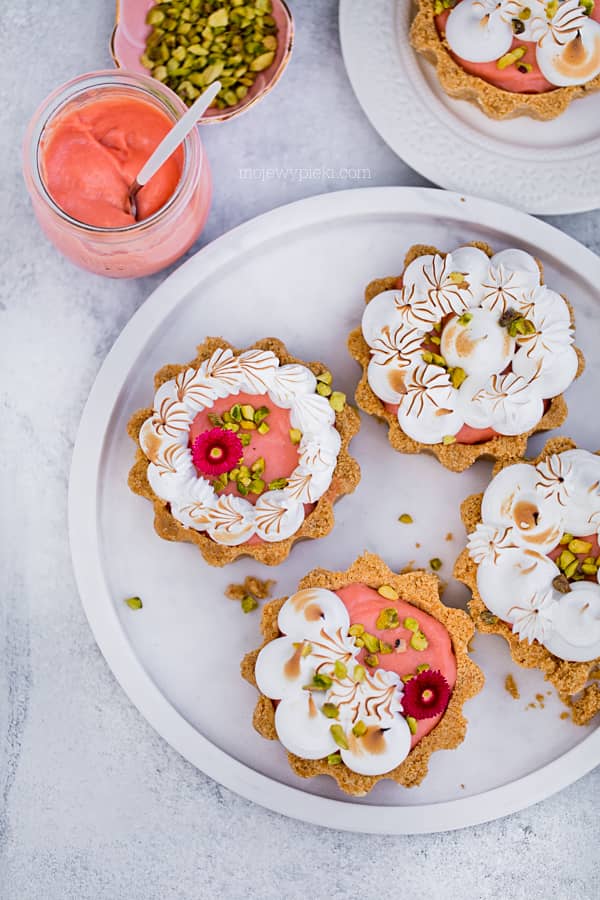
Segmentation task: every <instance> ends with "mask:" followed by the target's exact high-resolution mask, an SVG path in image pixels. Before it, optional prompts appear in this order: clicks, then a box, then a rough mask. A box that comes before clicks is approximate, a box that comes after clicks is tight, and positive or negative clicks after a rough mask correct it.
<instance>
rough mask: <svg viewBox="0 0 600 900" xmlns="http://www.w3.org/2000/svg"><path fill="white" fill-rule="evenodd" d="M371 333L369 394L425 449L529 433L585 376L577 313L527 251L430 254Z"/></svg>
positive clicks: (372, 315)
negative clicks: (547, 281)
mask: <svg viewBox="0 0 600 900" xmlns="http://www.w3.org/2000/svg"><path fill="white" fill-rule="evenodd" d="M481 246H485V245H481ZM411 256H412V251H409V254H408V257H409V258H410V257H411ZM361 330H362V337H363V339H364V341H365V342H366V344H367V345H368V348H369V362H368V367H367V368H366V377H367V381H368V385H369V387H370V389H371V391H372V392H373V394H375V396H376V397H377V398H379V400H380V401H381V402H382V403H383V405H384V409H385V411H386V412H387V413H388V414H390V415H394V416H395V417H396V418H397V422H398V424H399V426H400V429H401V431H402V433H403V434H404V435H406V436H408V437H409V438H411V439H412V440H413V441H415V442H418V443H419V444H422V445H427V446H432V445H438V446H439V445H442V446H449V445H451V444H463V445H467V444H470V445H473V444H485V443H486V442H489V441H490V440H491V439H492V438H494V437H497V436H503V437H516V436H521V435H529V434H531V433H532V432H533V431H535V430H536V429H537V428H538V426H539V425H540V422H541V420H542V419H543V417H544V414H545V412H546V410H547V407H548V402H549V401H550V400H551V399H552V398H554V397H557V396H558V395H560V394H561V393H562V392H563V391H564V390H565V389H566V388H567V387H568V386H569V385H570V384H571V382H572V381H573V379H574V378H575V377H576V375H577V374H578V369H579V357H578V354H577V352H576V350H575V348H574V346H573V328H572V325H571V312H570V309H569V306H568V305H567V303H566V301H565V300H564V298H563V297H562V296H561V295H560V294H558V293H557V292H556V291H553V290H552V289H551V288H549V287H547V286H546V285H544V284H543V283H542V277H541V272H540V267H539V265H538V263H537V262H536V260H535V259H534V258H533V257H532V256H530V255H529V254H528V253H526V252H524V251H522V250H517V249H510V250H502V251H500V252H499V253H495V254H492V253H491V251H489V254H488V253H486V252H484V250H482V249H481V248H480V247H479V246H477V247H476V246H464V247H459V248H458V249H456V250H453V251H452V252H451V253H447V254H441V253H439V252H437V251H436V252H426V253H420V254H419V255H418V256H416V258H412V259H411V261H410V262H409V264H408V265H407V266H406V268H405V270H404V273H403V275H402V277H401V278H400V279H398V281H397V282H396V285H395V286H394V287H393V288H391V289H386V290H383V291H381V292H379V293H377V294H376V296H374V297H373V298H372V299H371V300H370V302H368V304H367V307H366V309H365V312H364V314H363V317H362V324H361ZM351 349H352V347H351ZM355 355H356V354H355ZM357 358H358V357H357ZM357 401H358V403H359V405H361V406H362V407H363V408H365V404H364V396H363V395H361V392H360V391H359V392H358V393H357ZM367 411H371V410H369V409H368V410H367ZM563 418H564V416H563ZM561 421H562V419H561ZM557 424H560V422H555V423H553V426H552V427H556V425H557ZM412 452H414V450H412ZM442 461H443V459H442ZM471 461H472V460H471Z"/></svg>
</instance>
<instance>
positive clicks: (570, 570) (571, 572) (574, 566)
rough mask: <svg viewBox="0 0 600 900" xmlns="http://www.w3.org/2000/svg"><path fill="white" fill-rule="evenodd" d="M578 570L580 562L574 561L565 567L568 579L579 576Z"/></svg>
mask: <svg viewBox="0 0 600 900" xmlns="http://www.w3.org/2000/svg"><path fill="white" fill-rule="evenodd" d="M578 568H579V560H578V559H574V560H573V562H571V563H569V565H568V566H566V567H565V575H566V576H567V578H573V577H574V576H575V575H576V574H577V570H578Z"/></svg>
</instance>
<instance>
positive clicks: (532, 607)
mask: <svg viewBox="0 0 600 900" xmlns="http://www.w3.org/2000/svg"><path fill="white" fill-rule="evenodd" d="M461 515H462V519H463V522H464V524H465V528H466V530H467V533H468V535H469V540H468V544H467V547H466V549H465V550H463V552H462V553H461V554H460V556H459V558H458V560H457V561H456V565H455V568H454V576H455V578H457V579H458V580H459V581H462V582H463V583H464V584H466V585H467V587H468V588H469V589H470V590H471V593H472V599H471V600H470V603H469V609H470V612H471V615H472V617H473V619H474V621H475V624H476V626H477V628H478V629H479V630H480V631H483V632H486V633H488V634H499V635H500V636H501V637H503V638H504V639H505V640H506V641H507V643H508V645H509V647H510V652H511V655H512V658H513V659H514V661H515V662H516V663H518V664H519V665H520V666H523V667H524V668H528V669H540V670H541V671H542V672H544V674H545V677H546V680H547V681H549V682H550V683H551V684H552V685H553V686H554V687H555V688H556V690H557V691H558V693H559V695H560V697H561V699H562V700H563V701H564V702H565V703H566V704H567V705H568V706H569V707H570V709H571V713H572V718H573V721H574V722H576V723H577V724H581V725H583V724H585V723H586V722H588V721H589V720H590V719H591V718H592V717H593V716H594V715H595V714H596V713H597V712H598V711H600V686H599V684H598V681H599V680H600V584H599V583H598V582H599V580H600V579H599V575H598V573H599V572H600V546H599V544H598V529H599V527H600V456H598V455H597V454H593V453H590V452H588V451H587V450H578V449H577V448H576V445H575V443H574V442H573V441H571V440H570V439H569V438H553V439H551V440H549V441H548V442H547V443H546V446H545V447H544V449H543V450H542V452H541V453H540V455H539V456H537V457H536V458H535V459H531V460H524V459H514V460H506V461H504V462H503V463H501V464H498V465H497V466H496V468H495V469H494V477H493V479H492V481H491V482H490V484H489V485H488V487H487V488H486V490H485V492H484V493H483V494H474V495H472V496H471V497H469V498H468V499H467V500H465V501H464V503H463V504H462V507H461Z"/></svg>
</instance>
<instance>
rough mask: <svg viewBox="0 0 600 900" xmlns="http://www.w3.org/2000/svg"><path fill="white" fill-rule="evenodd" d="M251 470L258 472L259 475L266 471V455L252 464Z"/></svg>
mask: <svg viewBox="0 0 600 900" xmlns="http://www.w3.org/2000/svg"><path fill="white" fill-rule="evenodd" d="M250 471H251V472H256V474H257V475H262V473H263V472H264V471H265V458H264V456H259V457H258V459H256V460H255V461H254V462H253V463H252V465H251V466H250Z"/></svg>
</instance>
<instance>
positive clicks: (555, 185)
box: [340, 0, 600, 215]
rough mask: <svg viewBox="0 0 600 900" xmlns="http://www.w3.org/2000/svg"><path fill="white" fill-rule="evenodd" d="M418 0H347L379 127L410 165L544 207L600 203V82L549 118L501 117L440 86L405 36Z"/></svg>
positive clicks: (357, 59)
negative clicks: (594, 90) (450, 94)
mask: <svg viewBox="0 0 600 900" xmlns="http://www.w3.org/2000/svg"><path fill="white" fill-rule="evenodd" d="M412 17H413V6H412V0H340V34H341V41H342V51H343V55H344V60H345V63H346V68H347V70H348V75H349V77H350V81H351V82H352V86H353V88H354V91H355V93H356V96H357V97H358V100H359V102H360V103H361V105H362V107H363V109H364V111H365V113H366V114H367V116H368V117H369V119H370V121H371V123H372V125H373V126H374V128H376V129H377V131H378V132H379V134H380V135H381V136H382V137H383V139H384V140H385V141H386V142H387V143H388V144H389V145H390V147H391V148H392V150H394V152H395V153H397V154H398V156H401V157H402V159H404V160H405V161H406V162H407V163H408V164H409V165H410V166H412V167H413V169H416V170H417V172H420V173H421V174H422V175H424V176H425V177H426V178H429V179H430V180H431V181H433V182H434V183H435V184H440V185H442V186H443V187H445V188H448V189H449V190H452V191H467V192H468V193H471V194H477V195H478V196H480V197H486V198H488V199H490V200H498V201H500V202H502V203H508V204H510V205H511V206H516V207H518V208H519V209H524V210H526V211H527V212H531V213H538V214H540V215H542V214H551V213H570V212H583V211H584V210H589V209H595V208H596V207H598V206H600V92H598V93H595V94H590V95H589V96H588V97H585V98H583V99H582V100H577V101H575V102H573V103H572V104H571V105H570V106H569V108H568V109H567V110H566V112H565V113H564V114H563V115H562V116H559V117H558V118H557V119H554V120H553V121H551V122H536V121H534V120H533V119H529V118H524V117H520V118H517V119H508V120H506V121H503V122H497V121H495V120H493V119H489V118H488V117H487V116H485V115H484V114H483V113H482V112H481V111H480V110H479V108H478V107H476V106H475V105H474V104H472V103H468V102H467V101H465V100H454V99H452V98H451V97H448V95H447V94H445V93H444V91H443V90H442V89H441V87H440V86H439V83H438V81H437V78H436V75H435V69H434V67H433V66H432V65H431V63H429V62H428V61H427V60H425V59H424V58H423V57H422V56H420V55H419V54H417V53H415V51H414V50H413V49H412V47H411V46H410V43H409V41H408V32H409V28H410V22H411V21H412Z"/></svg>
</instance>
